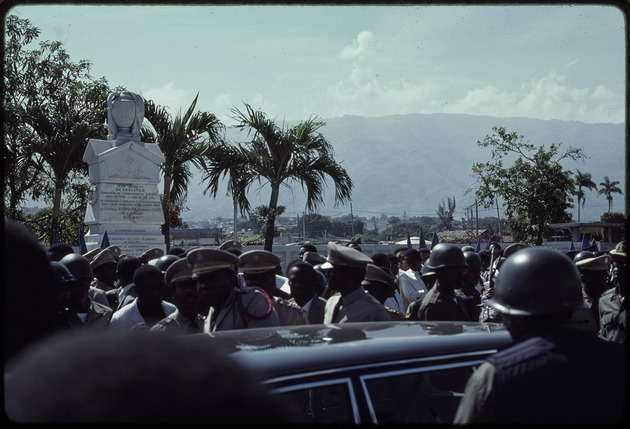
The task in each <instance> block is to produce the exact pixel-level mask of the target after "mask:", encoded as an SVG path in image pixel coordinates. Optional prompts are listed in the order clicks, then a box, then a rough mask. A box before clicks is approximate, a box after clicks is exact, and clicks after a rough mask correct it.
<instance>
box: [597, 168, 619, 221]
mask: <svg viewBox="0 0 630 429" xmlns="http://www.w3.org/2000/svg"><path fill="white" fill-rule="evenodd" d="M618 185H619V182H618V181H617V180H615V181H612V182H611V181H610V179H609V178H608V176H604V181H603V182H601V183H600V184H599V186H600V188H599V190H598V191H597V195H598V196H599V195H605V196H606V199H607V200H608V211H609V212H610V211H611V210H612V202H613V197H612V194H621V195H623V192H622V191H621V188H620V187H619V186H618Z"/></svg>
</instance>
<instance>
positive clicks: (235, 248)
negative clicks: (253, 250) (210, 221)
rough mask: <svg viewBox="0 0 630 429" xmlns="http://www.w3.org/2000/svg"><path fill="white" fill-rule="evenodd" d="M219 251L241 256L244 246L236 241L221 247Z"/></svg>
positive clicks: (227, 242)
mask: <svg viewBox="0 0 630 429" xmlns="http://www.w3.org/2000/svg"><path fill="white" fill-rule="evenodd" d="M219 250H223V251H224V252H228V253H231V254H233V255H236V256H240V255H241V253H243V245H242V244H241V243H239V242H238V241H236V240H229V241H226V242H225V243H223V244H222V245H221V246H219Z"/></svg>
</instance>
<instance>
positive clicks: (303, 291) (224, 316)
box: [5, 219, 628, 423]
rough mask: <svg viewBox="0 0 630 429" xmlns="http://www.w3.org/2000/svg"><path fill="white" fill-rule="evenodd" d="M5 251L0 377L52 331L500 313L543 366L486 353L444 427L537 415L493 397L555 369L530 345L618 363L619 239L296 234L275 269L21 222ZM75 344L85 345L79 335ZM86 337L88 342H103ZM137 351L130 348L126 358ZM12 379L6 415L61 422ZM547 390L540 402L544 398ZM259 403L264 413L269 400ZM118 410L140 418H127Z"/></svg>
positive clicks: (622, 262)
mask: <svg viewBox="0 0 630 429" xmlns="http://www.w3.org/2000/svg"><path fill="white" fill-rule="evenodd" d="M5 253H7V254H8V256H7V263H8V265H7V267H8V268H7V269H6V270H5V285H6V287H5V298H6V301H5V302H6V303H7V305H6V306H5V307H6V311H5V356H6V357H7V361H8V362H9V363H11V364H12V365H14V366H15V370H12V371H9V373H10V374H13V377H7V375H6V374H7V370H5V381H6V380H9V381H10V380H15V379H16V378H17V374H23V373H25V371H28V368H31V367H30V366H28V365H31V366H32V365H33V362H32V361H35V362H36V363H37V362H39V361H37V359H36V357H37V356H35V357H34V356H33V353H34V352H33V348H35V352H36V351H37V347H36V346H38V345H39V346H40V350H39V353H40V354H41V355H42V356H41V359H45V358H46V356H47V354H51V353H52V354H54V352H51V351H50V350H51V349H50V347H48V348H47V349H46V350H48V351H47V352H44V351H42V350H41V344H42V343H45V340H47V339H48V337H50V336H53V334H54V335H61V334H62V333H74V332H76V333H80V335H79V336H78V337H80V338H84V337H87V336H89V337H91V338H99V335H94V333H96V332H99V333H101V334H103V335H102V338H109V337H113V336H115V338H118V340H117V341H127V343H125V347H130V348H133V349H135V348H137V346H134V344H138V342H137V341H131V342H130V340H129V338H135V337H137V336H139V335H140V336H142V337H143V338H144V336H146V335H150V336H159V337H169V338H175V337H179V336H181V335H187V334H194V333H202V332H205V333H212V332H215V331H221V330H229V329H249V328H257V327H274V326H289V325H304V324H320V323H326V324H330V323H353V322H366V321H392V320H398V321H402V320H417V321H465V322H499V323H504V324H505V325H506V327H507V328H508V330H509V331H510V333H511V334H512V336H513V338H514V340H515V342H516V343H517V344H518V345H519V346H515V347H524V346H523V344H524V343H526V340H531V339H532V338H534V337H535V338H538V340H537V341H538V342H535V341H534V342H533V343H532V344H530V345H529V348H527V353H529V354H530V355H531V356H529V358H530V359H533V358H536V357H538V358H539V361H540V362H541V363H540V366H541V367H545V368H546V370H545V371H546V372H541V373H536V375H535V376H531V377H524V375H523V374H529V373H528V371H530V372H531V371H532V369H531V366H530V367H529V368H527V369H523V367H521V366H519V362H520V360H519V358H517V359H515V358H514V355H513V354H512V355H510V350H511V349H508V353H507V354H506V353H503V352H500V353H497V354H496V355H495V356H494V357H493V358H492V360H490V361H489V362H487V363H486V364H484V365H485V366H482V367H480V371H477V372H476V373H475V377H473V378H474V379H473V378H471V380H470V381H469V386H468V387H467V391H466V395H465V400H463V401H462V404H461V405H460V410H459V412H458V414H457V417H456V422H458V423H475V422H492V421H494V422H497V421H510V420H511V419H515V421H537V419H536V418H537V417H540V416H543V417H544V416H545V415H549V412H548V411H546V410H541V411H540V413H538V414H537V413H533V414H532V413H529V414H526V415H522V416H521V415H520V414H519V412H520V411H518V412H517V411H514V410H516V409H519V410H522V407H520V408H519V406H517V405H515V404H516V403H517V402H518V401H519V400H520V401H522V397H521V396H519V395H512V396H511V395H506V394H505V393H506V389H507V391H508V392H510V390H509V389H508V387H506V386H508V385H509V384H510V383H513V384H514V383H516V384H518V383H520V384H519V386H521V387H520V390H518V391H519V392H522V391H524V390H523V389H525V388H533V386H534V384H533V383H536V382H540V381H541V378H542V377H544V376H547V375H548V374H549V371H551V370H552V369H553V368H555V370H556V374H557V373H558V371H557V368H556V367H555V366H558V365H560V367H561V361H562V359H552V358H548V356H547V355H545V356H547V358H540V356H541V355H540V353H543V352H542V351H541V350H549V347H551V346H550V344H551V345H553V347H558V348H560V349H561V350H562V353H564V351H565V350H570V351H567V353H569V354H570V355H571V359H573V360H572V361H571V362H578V361H579V362H581V361H580V359H579V358H575V357H574V356H573V354H571V353H574V351H575V348H576V347H578V346H576V344H579V342H580V341H582V342H583V343H584V344H589V353H590V354H589V359H591V358H592V363H596V362H601V363H602V364H603V365H604V366H606V364H605V362H604V360H605V359H608V362H609V363H611V365H608V368H609V370H607V371H608V372H610V371H612V370H615V371H619V369H618V367H617V366H615V365H614V364H615V363H618V362H619V358H620V356H621V354H620V352H619V350H621V347H620V346H619V344H622V343H625V338H626V311H625V294H626V277H625V272H626V263H627V260H628V255H627V245H626V242H625V241H623V242H620V243H619V244H617V246H616V247H615V248H614V249H613V250H611V251H610V252H596V251H588V250H583V251H581V252H560V251H557V250H553V249H549V248H544V247H529V246H527V245H525V244H522V243H514V244H511V245H509V246H507V247H506V248H505V249H502V248H501V245H500V244H498V243H493V244H492V245H491V246H490V248H489V249H488V250H483V251H480V252H475V250H474V249H473V248H472V247H470V246H464V247H460V246H457V245H454V244H448V243H440V244H437V245H435V246H433V247H432V248H431V249H428V248H420V249H412V248H407V247H400V248H397V249H395V250H394V251H393V252H391V253H389V254H387V253H374V254H371V255H367V254H365V253H363V252H362V251H361V248H360V245H359V244H356V243H350V244H349V245H343V244H336V243H333V242H330V243H328V245H327V253H326V255H325V256H324V255H320V254H319V253H318V251H317V248H316V247H315V246H313V245H312V244H308V243H305V244H303V245H302V246H301V247H300V249H299V252H298V256H297V258H295V259H293V260H291V261H290V262H289V263H288V264H287V266H286V267H285V268H284V270H283V267H282V263H281V260H280V258H278V257H277V256H276V255H275V254H273V253H272V252H268V251H265V250H250V251H245V252H243V248H242V246H241V244H240V243H239V242H237V241H228V242H225V243H223V244H222V245H221V246H219V247H217V248H209V247H193V248H191V249H188V250H185V249H183V248H179V247H173V248H171V249H170V250H169V252H168V253H167V254H164V252H163V251H162V250H161V249H159V248H152V249H148V250H146V252H144V253H143V254H141V255H124V254H122V253H121V250H120V248H118V247H117V246H110V247H108V248H105V249H100V248H97V249H94V250H91V251H90V252H87V253H86V254H83V255H81V254H78V253H75V252H74V251H73V249H72V247H71V246H69V245H68V244H65V243H56V244H54V245H51V246H50V247H48V248H45V247H42V245H41V244H39V243H38V242H37V241H36V240H35V239H34V237H32V236H31V235H30V233H29V232H28V231H26V230H25V229H24V228H23V227H21V226H20V225H18V224H16V223H15V222H13V221H11V220H8V219H5ZM566 329H570V331H568V332H570V334H567V331H566ZM158 332H161V333H166V334H170V335H157V334H155V333H158ZM559 332H560V333H559ZM147 333H148V334H147ZM547 333H549V334H548V335H547ZM66 337H67V336H66ZM541 337H542V338H544V341H543V340H540V338H541ZM568 339H571V341H569V340H568ZM65 341H66V342H65V343H64V342H63V341H59V343H60V346H59V347H62V348H63V347H66V348H67V349H68V348H69V349H71V345H69V344H68V340H65ZM82 341H85V342H86V343H85V344H89V341H90V340H87V339H84V340H82ZM93 341H94V342H93V343H92V346H94V347H95V348H96V350H99V349H101V347H102V346H101V344H105V343H106V341H107V340H102V341H104V342H103V343H99V342H98V341H99V340H98V339H97V340H93ZM160 341H168V340H160ZM615 343H616V344H615ZM611 344H615V345H614V346H611ZM609 346H610V347H609ZM64 350H66V349H64ZM66 351H68V350H66ZM598 351H599V353H598ZM29 352H30V355H29ZM521 352H522V350H521ZM93 353H94V352H93ZM138 353H141V352H138ZM502 353H503V354H502ZM512 353H513V352H512ZM527 353H521V354H520V355H518V356H522V355H523V354H527ZM536 353H539V354H538V355H537V354H536ZM562 353H561V354H562ZM543 354H544V353H543ZM79 355H80V356H82V354H81V353H79ZM591 355H593V356H591ZM594 355H597V356H594ZM25 356H26V357H28V358H25ZM29 356H30V357H29ZM623 356H624V357H625V354H624V355H623ZM146 358H149V357H148V356H140V355H138V359H146ZM29 359H30V360H29ZM127 359H128V358H127ZM173 359H175V360H176V359H177V358H173ZM576 359H577V360H576ZM40 363H41V362H40ZM621 363H622V365H621V366H622V367H623V366H624V365H625V364H623V361H621ZM94 364H95V365H96V362H95V363H94ZM180 364H184V361H182V362H180V363H178V365H180ZM77 365H78V364H77ZM554 365H555V366H554ZM580 365H581V363H575V364H574V365H573V366H571V365H569V366H568V367H569V369H568V370H567V371H569V372H566V371H565V370H563V371H564V372H562V371H561V372H562V374H567V375H566V378H570V377H569V375H570V374H572V373H574V372H571V371H578V370H580V368H581V367H580ZM12 367H13V366H11V365H10V366H9V367H8V368H12ZM189 368H197V366H195V365H189ZM549 368H552V369H549ZM610 368H612V370H610ZM93 370H96V368H93ZM197 371H200V370H199V369H197ZM519 371H520V372H519ZM81 374H83V375H85V374H84V373H81ZM197 375H198V374H197ZM607 375H611V376H612V374H608V373H607ZM617 375H619V372H617ZM168 376H169V375H168V373H167V374H166V375H165V376H164V377H165V378H168ZM214 376H216V374H215V375H214ZM191 377H193V376H191ZM537 377H538V378H537ZM563 380H564V379H563ZM588 382H591V383H592V384H593V385H595V384H596V383H595V382H594V381H592V380H590V379H589V380H588ZM34 383H35V382H34ZM18 384H19V385H20V386H21V387H20V388H19V389H18V388H17V387H16V388H15V389H16V390H15V392H16V394H15V395H14V402H13V403H11V402H6V403H5V405H7V404H9V405H11V404H13V410H14V414H13V416H14V417H15V418H17V419H18V420H20V418H22V417H24V418H25V419H26V420H29V418H33V419H34V420H35V421H37V420H38V419H43V420H46V419H52V420H55V418H60V416H59V415H57V414H54V416H53V414H48V415H45V414H44V411H42V410H39V411H38V412H37V413H35V412H34V411H33V409H32V408H33V407H30V408H29V407H27V406H24V405H23V404H24V402H23V401H22V402H20V401H18V400H17V399H16V398H19V397H20V396H19V394H22V395H23V396H24V395H27V394H31V393H32V392H31V393H29V391H28V389H25V388H23V383H17V382H14V384H13V386H17V385H18ZM613 384H614V383H613ZM9 385H11V383H9ZM488 385H490V386H493V388H492V389H488V388H487V386H488ZM615 386H616V385H615ZM615 388H616V389H617V390H614V389H613V390H614V391H615V392H617V393H618V391H619V388H617V387H615ZM621 389H623V386H622V387H621ZM624 392H625V391H624ZM118 393H120V392H118ZM547 393H549V392H547ZM547 393H546V394H545V395H540V396H541V398H546V399H547V400H548V399H549V398H547V396H548V394H547ZM549 394H551V393H549ZM112 395H114V393H112ZM235 395H236V394H235ZM570 398H571V400H573V396H570ZM602 398H608V395H604V394H602ZM601 400H602V401H603V400H604V399H601ZM112 401H114V400H113V399H112ZM568 401H569V400H568V399H567V400H566V401H564V400H563V401H561V405H559V407H560V408H559V409H562V410H564V409H563V408H562V407H564V406H566V407H569V406H570V404H568ZM272 402H273V401H272V400H271V399H270V405H269V407H268V409H267V410H268V411H269V410H273V407H274V406H277V405H278V404H273V403H272ZM534 402H535V403H534V405H536V404H538V403H539V402H540V403H543V402H544V401H542V399H541V400H540V401H534ZM599 402H601V401H598V403H599ZM527 403H530V404H532V401H531V400H530V401H528V402H527ZM576 403H580V402H579V401H578V402H576ZM104 404H108V406H112V407H115V406H116V405H114V403H110V402H107V401H104ZM195 406H196V405H195ZM101 408H102V409H101ZM101 408H99V410H98V412H103V413H106V412H107V409H105V405H102V406H101ZM490 408H492V410H490ZM9 409H11V407H9ZM497 409H501V410H503V411H501V413H499V412H497V411H496V410H497ZM591 409H592V407H590V408H589V407H587V406H585V407H583V410H584V412H583V413H582V414H584V416H585V419H586V420H587V421H588V420H589V418H590V419H591V420H592V421H597V416H593V415H591V414H592V413H591V414H588V413H589V412H590V410H591ZM9 411H10V410H9ZM110 411H111V410H110ZM206 411H207V410H206ZM206 411H204V412H201V411H199V410H197V409H196V408H195V410H192V411H191V413H192V414H191V416H190V417H191V419H192V420H196V419H197V418H200V417H201V416H202V415H203V417H204V418H205V417H207V415H206V414H204V413H205V412H206ZM224 411H225V410H224ZM508 411H509V413H508ZM615 411H618V410H613V412H615ZM621 412H623V408H622V411H621ZM51 413H52V411H51ZM506 413H508V414H506ZM262 414H264V413H262ZM552 414H553V413H552ZM9 415H10V416H11V413H10V412H9ZM124 416H125V418H126V419H128V420H133V419H134V418H142V416H139V415H138V416H136V415H133V413H130V414H124ZM221 416H225V414H221ZM506 416H509V417H506ZM516 416H518V418H517V417H516ZM250 417H251V416H250ZM276 417H278V414H276ZM110 418H112V416H111V415H110ZM240 418H243V416H240ZM261 418H262V419H263V420H264V418H271V417H270V415H268V414H264V415H263V416H262V417H261ZM287 419H290V416H289V417H287ZM114 420H115V418H114ZM237 420H238V419H237ZM559 420H560V421H561V420H562V419H559ZM40 421H41V420H40ZM55 421H59V420H55ZM215 421H216V420H215ZM538 421H540V420H538ZM543 421H544V419H543Z"/></svg>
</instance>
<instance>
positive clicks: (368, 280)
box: [361, 264, 396, 304]
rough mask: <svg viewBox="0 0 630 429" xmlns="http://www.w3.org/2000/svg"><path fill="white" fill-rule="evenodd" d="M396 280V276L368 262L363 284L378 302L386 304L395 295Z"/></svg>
mask: <svg viewBox="0 0 630 429" xmlns="http://www.w3.org/2000/svg"><path fill="white" fill-rule="evenodd" d="M395 280H396V279H395V278H394V276H392V275H391V274H389V273H388V272H386V271H385V270H383V269H382V268H380V267H377V266H376V265H373V264H368V265H367V267H366V269H365V278H364V279H363V281H362V282H361V285H363V288H364V289H365V290H366V291H368V293H369V294H370V295H372V296H373V297H374V298H376V300H377V301H378V302H380V303H381V304H384V303H385V301H386V300H387V298H389V297H392V296H394V288H395Z"/></svg>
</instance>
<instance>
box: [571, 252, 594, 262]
mask: <svg viewBox="0 0 630 429" xmlns="http://www.w3.org/2000/svg"><path fill="white" fill-rule="evenodd" d="M594 257H595V252H591V251H588V250H582V251H581V252H578V253H577V254H576V255H575V256H574V257H573V263H574V264H575V263H576V262H580V261H583V260H584V259H591V258H594Z"/></svg>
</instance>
